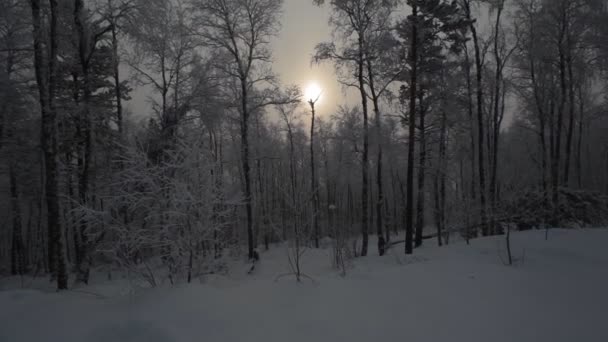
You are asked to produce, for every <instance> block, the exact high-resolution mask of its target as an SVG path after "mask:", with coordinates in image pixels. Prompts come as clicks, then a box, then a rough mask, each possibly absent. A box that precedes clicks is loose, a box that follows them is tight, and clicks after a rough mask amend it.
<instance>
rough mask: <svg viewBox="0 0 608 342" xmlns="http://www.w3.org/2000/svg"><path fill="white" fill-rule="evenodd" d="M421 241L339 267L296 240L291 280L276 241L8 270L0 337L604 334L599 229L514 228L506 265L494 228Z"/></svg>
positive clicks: (607, 284)
mask: <svg viewBox="0 0 608 342" xmlns="http://www.w3.org/2000/svg"><path fill="white" fill-rule="evenodd" d="M425 244H426V245H425V246H423V247H421V248H420V249H418V250H416V251H415V254H414V256H408V257H406V256H404V255H403V244H401V245H398V246H395V247H394V248H393V249H392V250H391V251H390V252H389V253H388V255H386V256H384V257H379V256H377V252H376V250H375V248H373V247H375V241H374V240H372V241H370V247H372V248H370V252H371V253H370V254H371V255H370V256H368V257H365V258H358V259H356V260H354V261H353V262H352V264H351V266H350V267H349V268H348V270H347V274H346V276H345V277H342V276H340V275H339V272H337V271H336V270H334V269H332V267H331V253H332V252H331V248H326V249H319V250H314V249H310V250H308V251H307V252H306V253H305V254H304V256H303V266H302V270H303V272H304V273H306V275H307V276H309V277H310V278H312V279H313V280H310V279H308V278H306V279H304V280H303V282H302V283H299V284H298V283H296V282H295V280H294V278H293V277H281V278H278V279H277V277H278V276H279V275H281V274H284V273H287V272H289V266H288V262H287V257H286V255H287V254H286V253H287V252H286V249H285V247H283V246H275V247H273V248H271V249H270V251H268V252H262V253H261V262H260V263H259V264H258V265H257V267H256V270H255V271H254V272H253V274H251V275H247V270H248V265H246V264H245V263H243V262H238V263H236V262H235V264H234V265H232V267H231V268H230V272H229V274H228V275H225V276H214V277H207V278H205V279H197V280H196V281H195V282H193V283H191V284H184V285H179V286H174V287H169V286H160V287H157V288H154V289H139V290H138V291H132V287H129V285H128V284H127V283H126V282H125V281H120V280H113V281H105V282H102V281H101V280H97V279H94V280H95V281H93V283H94V284H93V285H90V286H88V287H81V288H79V289H76V290H73V291H66V292H60V293H57V292H54V291H52V290H51V285H48V280H47V281H45V283H47V285H41V284H38V283H37V282H30V286H29V287H30V288H29V289H14V288H13V289H8V287H10V286H9V284H16V283H17V280H15V279H13V282H12V283H11V280H7V279H5V280H2V282H0V288H4V290H2V291H0V341H2V342H4V341H6V342H20V341H36V342H38V341H62V342H76V341H78V342H80V341H87V342H114V341H117V342H118V341H120V342H134V341H138V342H139V341H141V342H144V341H145V342H169V341H171V342H173V341H264V342H274V341H280V342H287V341H289V342H296V341H307V342H311V341H332V342H339V341H349V342H358V341H369V342H372V341H387V342H388V341H467V342H477V341H484V342H486V341H492V342H496V341H505V342H514V341H518V342H521V341H530V342H532V341H534V342H539V341H550V342H555V341H568V342H571V341H585V342H593V341H598V342H605V341H608V321H607V319H608V230H606V229H585V230H558V229H555V230H551V231H550V233H549V239H548V240H547V241H545V237H544V232H543V231H529V232H523V233H514V234H512V246H513V255H514V257H515V259H516V260H515V264H514V265H513V266H507V265H505V264H504V261H506V253H505V247H504V246H505V245H504V237H492V238H483V239H476V240H472V241H471V245H470V246H467V245H466V244H465V243H464V242H456V243H453V244H450V245H449V246H445V247H441V248H439V247H436V246H435V245H436V242H435V241H430V240H429V241H425ZM99 278H100V279H101V278H103V277H102V276H99ZM27 282H28V281H25V283H27ZM33 284H36V285H35V286H34V285H33ZM45 286H46V288H45Z"/></svg>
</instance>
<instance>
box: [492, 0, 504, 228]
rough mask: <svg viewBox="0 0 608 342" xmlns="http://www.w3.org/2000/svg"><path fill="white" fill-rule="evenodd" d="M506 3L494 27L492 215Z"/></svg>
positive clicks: (494, 204)
mask: <svg viewBox="0 0 608 342" xmlns="http://www.w3.org/2000/svg"><path fill="white" fill-rule="evenodd" d="M503 5H504V1H503V0H501V1H500V2H499V4H498V9H497V12H496V23H495V26H494V60H495V62H496V70H495V75H494V101H493V102H494V108H493V109H494V111H493V112H494V115H493V117H492V119H493V120H492V128H493V132H492V133H493V134H492V145H491V146H492V159H491V170H490V201H491V207H492V213H494V212H495V211H496V209H497V208H496V206H497V200H498V198H497V194H496V193H497V176H498V172H497V171H498V142H499V135H500V122H501V121H502V120H501V119H500V117H501V113H500V98H501V96H500V92H501V87H500V83H501V82H502V63H503V62H502V58H501V57H500V51H499V50H498V49H499V44H498V39H499V37H500V19H501V15H502V10H503ZM491 230H492V233H496V226H495V224H494V222H492V224H491Z"/></svg>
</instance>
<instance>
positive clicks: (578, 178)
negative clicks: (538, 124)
mask: <svg viewBox="0 0 608 342" xmlns="http://www.w3.org/2000/svg"><path fill="white" fill-rule="evenodd" d="M578 99H579V103H578V105H579V110H578V115H579V119H578V141H577V143H576V183H577V185H578V188H579V189H581V188H582V187H583V176H582V168H583V166H582V153H583V121H584V118H585V102H584V99H583V86H582V84H580V85H579V88H578Z"/></svg>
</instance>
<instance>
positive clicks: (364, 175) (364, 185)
mask: <svg viewBox="0 0 608 342" xmlns="http://www.w3.org/2000/svg"><path fill="white" fill-rule="evenodd" d="M363 49H365V44H364V41H363V32H359V57H358V60H357V63H358V65H359V70H358V71H357V77H358V81H359V92H360V93H361V107H362V108H361V109H362V111H363V156H362V160H361V235H362V237H363V239H362V242H361V256H366V255H367V247H368V238H369V236H368V228H369V220H368V214H369V213H368V210H369V206H368V197H369V191H368V181H369V165H368V164H369V157H368V155H369V136H368V134H369V129H368V120H367V117H368V115H367V93H366V91H365V80H364V76H363V66H364V63H365V57H364V54H363Z"/></svg>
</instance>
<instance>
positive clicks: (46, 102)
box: [30, 0, 68, 290]
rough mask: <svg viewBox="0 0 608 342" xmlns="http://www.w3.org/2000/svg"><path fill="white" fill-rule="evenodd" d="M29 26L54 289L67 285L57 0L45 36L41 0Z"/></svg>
mask: <svg viewBox="0 0 608 342" xmlns="http://www.w3.org/2000/svg"><path fill="white" fill-rule="evenodd" d="M30 4H31V8H32V25H33V34H34V65H35V69H36V83H37V84H38V93H39V101H40V109H41V112H42V135H41V138H40V139H41V142H40V143H41V145H42V149H43V152H44V165H45V178H44V184H45V189H44V190H45V196H46V205H47V227H48V231H49V248H48V258H49V265H50V267H51V271H52V272H54V273H55V274H56V276H57V288H58V289H60V290H65V289H67V287H68V275H67V269H66V263H65V254H64V245H63V229H62V227H61V223H60V220H59V217H60V212H59V198H58V193H59V190H58V165H57V126H56V125H57V122H56V120H57V119H56V117H57V116H56V109H55V105H54V97H55V87H56V75H55V72H56V70H55V66H56V60H57V17H58V13H57V12H58V6H57V0H49V5H50V6H49V10H50V14H49V23H48V25H49V27H48V29H49V35H48V38H46V39H45V37H47V36H46V34H45V27H43V20H42V16H43V13H42V11H43V9H42V6H41V3H40V0H31V3H30Z"/></svg>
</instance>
